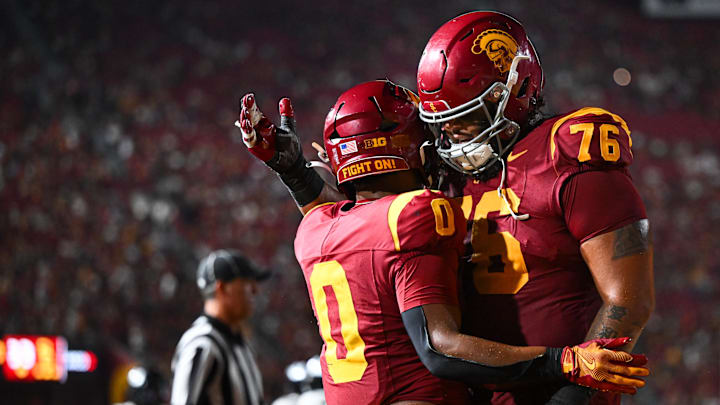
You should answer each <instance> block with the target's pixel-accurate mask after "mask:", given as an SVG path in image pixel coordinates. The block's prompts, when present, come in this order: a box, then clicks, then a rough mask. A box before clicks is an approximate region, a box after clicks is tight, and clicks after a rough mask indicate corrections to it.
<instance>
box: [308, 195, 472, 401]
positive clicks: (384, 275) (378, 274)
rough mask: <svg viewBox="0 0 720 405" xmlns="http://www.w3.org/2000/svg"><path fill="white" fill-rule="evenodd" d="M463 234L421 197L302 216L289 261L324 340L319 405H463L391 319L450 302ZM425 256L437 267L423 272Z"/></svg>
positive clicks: (434, 201)
mask: <svg viewBox="0 0 720 405" xmlns="http://www.w3.org/2000/svg"><path fill="white" fill-rule="evenodd" d="M465 227H466V222H465V220H464V218H463V213H462V211H461V210H460V207H459V206H458V205H456V204H455V203H454V202H452V201H449V200H447V199H446V198H445V197H444V195H443V194H441V193H437V192H431V191H429V190H418V191H414V192H409V193H405V194H400V195H393V196H388V197H385V198H382V199H379V200H375V201H372V202H368V203H358V204H355V203H352V202H349V201H344V202H340V203H329V204H326V205H322V206H319V207H316V208H315V209H313V210H312V211H310V212H309V213H308V214H307V215H306V216H305V218H304V219H303V221H302V222H301V224H300V227H299V229H298V232H297V236H296V239H295V254H296V256H297V260H298V262H299V263H300V266H301V267H302V270H303V274H304V276H305V281H306V283H307V288H308V292H309V295H310V298H311V303H312V306H313V310H314V312H315V317H316V319H317V322H318V328H319V331H320V335H321V336H322V338H323V340H324V345H323V350H322V355H321V364H322V376H323V387H324V389H325V396H326V399H327V403H328V404H330V405H334V404H385V403H393V402H397V401H401V400H419V401H428V402H431V403H435V404H462V403H464V401H465V396H466V389H465V387H464V385H462V384H460V383H457V382H451V381H447V380H441V379H439V378H437V377H434V376H433V375H431V374H430V372H429V371H428V370H427V369H426V368H425V367H424V366H423V364H422V363H421V362H420V359H419V357H418V355H417V353H416V352H415V349H414V348H413V346H412V342H411V340H410V337H409V336H408V335H407V332H406V331H405V327H404V325H403V322H402V318H401V316H400V314H401V313H402V312H404V311H406V310H408V309H411V308H414V307H416V306H420V305H424V304H449V305H457V303H458V302H457V265H458V257H459V255H460V254H461V252H462V251H463V250H464V247H463V239H464V237H465V234H466V228H465ZM427 255H438V256H442V257H443V258H444V259H445V260H444V261H443V262H442V263H443V264H442V265H440V266H439V265H437V264H436V265H432V264H429V263H428V262H431V263H438V261H437V260H435V261H427V260H426V261H425V262H423V260H422V258H423V257H427Z"/></svg>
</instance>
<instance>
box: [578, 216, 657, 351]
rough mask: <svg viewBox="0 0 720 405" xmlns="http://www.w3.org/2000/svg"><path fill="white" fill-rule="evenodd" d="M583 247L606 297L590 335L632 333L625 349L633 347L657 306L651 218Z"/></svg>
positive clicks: (603, 236)
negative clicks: (649, 222)
mask: <svg viewBox="0 0 720 405" xmlns="http://www.w3.org/2000/svg"><path fill="white" fill-rule="evenodd" d="M580 251H581V253H582V256H583V258H584V259H585V262H586V263H587V264H588V267H589V268H590V271H591V273H592V275H593V278H594V279H595V286H596V287H597V289H598V292H599V293H600V296H601V297H602V299H603V306H602V307H601V308H600V310H599V311H598V313H597V315H596V316H595V320H594V321H593V323H592V326H591V327H590V330H589V331H588V334H587V338H588V339H596V338H600V337H618V336H629V337H632V338H633V342H631V343H630V344H628V345H627V346H626V347H624V349H625V350H630V349H632V347H633V346H634V344H635V339H637V337H638V336H639V335H640V332H642V329H643V328H644V327H645V323H646V322H647V320H648V318H649V317H650V314H651V313H652V311H653V309H654V307H655V289H654V284H653V250H652V241H651V238H650V232H649V225H648V220H647V219H642V220H640V221H637V222H634V223H632V224H629V225H626V226H624V227H622V228H620V229H618V230H615V231H612V232H607V233H604V234H602V235H599V236H596V237H594V238H592V239H589V240H588V241H586V242H585V243H583V244H582V245H581V247H580Z"/></svg>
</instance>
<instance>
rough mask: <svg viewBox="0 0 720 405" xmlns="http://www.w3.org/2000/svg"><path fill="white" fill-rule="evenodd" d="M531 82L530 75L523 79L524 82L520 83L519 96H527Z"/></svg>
mask: <svg viewBox="0 0 720 405" xmlns="http://www.w3.org/2000/svg"><path fill="white" fill-rule="evenodd" d="M529 82H530V77H526V78H525V80H523V82H522V84H521V85H520V89H519V90H518V94H517V98H522V97H523V96H525V93H526V92H527V88H528V83H529Z"/></svg>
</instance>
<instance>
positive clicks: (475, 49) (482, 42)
mask: <svg viewBox="0 0 720 405" xmlns="http://www.w3.org/2000/svg"><path fill="white" fill-rule="evenodd" d="M517 48H518V44H517V42H515V39H514V38H513V37H512V36H510V34H508V33H507V32H505V31H500V30H496V29H489V30H485V31H483V32H481V33H480V34H479V35H478V36H477V37H476V38H475V40H474V41H473V44H472V48H470V51H471V52H472V53H474V54H475V55H480V54H481V53H483V52H485V54H486V55H487V57H488V58H489V59H490V60H491V61H492V62H493V64H494V65H495V67H496V68H497V69H498V70H499V71H500V73H505V72H507V71H508V70H510V65H511V64H512V61H513V59H515V55H517Z"/></svg>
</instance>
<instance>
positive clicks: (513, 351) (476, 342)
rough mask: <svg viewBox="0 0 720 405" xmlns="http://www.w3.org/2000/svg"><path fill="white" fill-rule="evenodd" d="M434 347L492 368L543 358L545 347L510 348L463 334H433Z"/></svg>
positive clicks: (444, 352) (447, 353) (442, 351)
mask: <svg viewBox="0 0 720 405" xmlns="http://www.w3.org/2000/svg"><path fill="white" fill-rule="evenodd" d="M430 339H431V341H432V345H433V347H434V348H435V349H436V350H438V351H439V352H441V353H443V354H445V355H447V356H453V357H458V358H461V359H467V360H470V361H474V362H477V363H481V364H485V365H487V366H491V367H502V366H509V365H511V364H515V363H519V362H522V361H528V360H532V359H535V358H537V357H539V356H542V355H543V354H544V353H545V350H546V349H547V348H546V347H544V346H510V345H506V344H504V343H498V342H493V341H491V340H485V339H482V338H479V337H475V336H470V335H465V334H462V333H455V334H447V333H433V334H431V335H430Z"/></svg>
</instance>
